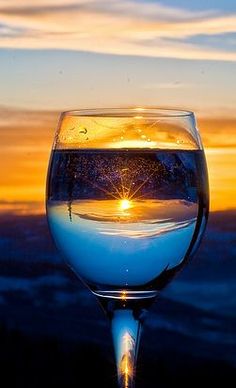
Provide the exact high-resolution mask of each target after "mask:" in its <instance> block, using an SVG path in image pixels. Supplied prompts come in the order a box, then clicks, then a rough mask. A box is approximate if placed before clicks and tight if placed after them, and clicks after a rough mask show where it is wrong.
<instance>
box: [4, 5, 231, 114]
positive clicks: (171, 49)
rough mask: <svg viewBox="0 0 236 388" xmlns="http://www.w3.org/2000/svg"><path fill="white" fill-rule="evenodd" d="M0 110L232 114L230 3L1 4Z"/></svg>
mask: <svg viewBox="0 0 236 388" xmlns="http://www.w3.org/2000/svg"><path fill="white" fill-rule="evenodd" d="M0 67H1V72H0V83H1V93H0V105H4V106H14V107H24V108H25V107H27V108H34V109H37V108H40V109H45V108H46V109H60V110H61V109H70V108H77V107H80V106H82V107H89V106H90V107H91V106H104V105H107V106H108V105H113V106H114V105H136V104H138V105H140V104H142V105H161V106H163V105H168V106H180V107H183V106H184V107H189V108H190V109H196V110H199V111H202V112H208V111H211V112H216V113H217V114H218V113H220V112H222V111H224V112H226V114H228V113H229V114H233V113H234V111H235V104H236V82H235V81H234V80H235V79H236V1H232V0H226V1H223V0H218V1H210V0H206V1H203V0H200V1H191V2H190V1H186V0H179V1H175V0H167V1H163V2H160V1H151V0H149V1H140V0H138V1H137V0H136V1H135V0H120V1H115V0H110V1H98V0H87V1H82V0H77V1H76V2H75V1H73V0H57V1H56V0H35V1H34V2H30V1H28V0H22V1H21V2H19V1H17V0H2V1H1V4H0Z"/></svg>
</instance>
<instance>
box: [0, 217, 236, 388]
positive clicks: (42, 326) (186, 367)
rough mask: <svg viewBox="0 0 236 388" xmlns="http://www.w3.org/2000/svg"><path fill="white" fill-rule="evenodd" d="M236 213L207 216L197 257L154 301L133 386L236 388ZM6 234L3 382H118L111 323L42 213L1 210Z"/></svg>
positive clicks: (0, 295) (64, 385)
mask: <svg viewBox="0 0 236 388" xmlns="http://www.w3.org/2000/svg"><path fill="white" fill-rule="evenodd" d="M235 216H236V212H235V211H225V212H215V213H212V214H211V216H210V221H209V224H208V229H207V233H206V235H205V237H204V240H203V243H202V245H201V248H200V249H199V251H198V254H197V255H196V257H195V258H194V259H193V261H192V262H191V263H189V265H188V266H187V267H186V268H185V269H184V270H183V271H182V273H181V274H179V275H178V276H177V277H176V279H175V280H174V281H173V282H172V283H171V284H170V285H169V286H168V287H167V288H166V290H165V291H164V292H163V294H162V295H160V297H159V300H157V301H156V303H155V305H154V306H153V307H152V309H151V311H150V313H149V316H148V317H147V320H146V323H145V326H144V331H143V336H142V343H141V351H140V357H139V363H138V375H137V388H144V387H145V388H151V387H160V388H162V387H163V388H164V387H165V388H167V387H172V386H174V385H176V384H177V385H178V384H181V386H182V387H189V386H193V387H199V386H200V385H202V384H204V383H206V382H209V384H211V385H213V384H222V385H224V386H229V387H230V386H232V385H233V383H232V382H233V380H234V381H235V377H236V373H235V367H236V282H235V274H236V261H235V257H236V225H235V219H236V217H235ZM0 230H1V237H0V248H1V253H0V256H1V259H0V343H1V347H0V365H1V367H0V371H1V380H2V381H7V386H11V387H15V388H16V387H17V388H21V387H22V388H23V387H24V388H27V387H31V388H32V387H33V388H37V387H42V386H43V387H44V388H49V387H50V388H54V387H58V388H72V387H80V386H82V385H83V386H86V387H94V386H103V387H116V371H115V365H114V358H113V348H112V342H111V337H110V333H109V325H108V321H107V320H106V318H105V316H104V314H103V312H102V310H101V308H100V307H99V305H98V304H97V301H96V300H95V298H94V297H93V296H92V294H91V293H90V292H89V291H88V290H87V289H86V288H85V287H84V286H83V285H82V284H81V282H80V281H78V280H77V278H76V277H75V275H74V274H73V273H72V272H71V271H70V270H69V269H68V268H67V267H66V266H65V264H64V262H63V259H62V258H61V257H60V254H59V253H58V252H57V251H56V249H55V247H54V245H53V243H52V241H51V238H50V235H49V232H48V228H47V222H46V218H45V216H43V215H28V216H26V215H15V214H14V213H9V212H8V213H7V212H5V213H4V212H2V214H1V220H0ZM82 381H83V382H85V383H82Z"/></svg>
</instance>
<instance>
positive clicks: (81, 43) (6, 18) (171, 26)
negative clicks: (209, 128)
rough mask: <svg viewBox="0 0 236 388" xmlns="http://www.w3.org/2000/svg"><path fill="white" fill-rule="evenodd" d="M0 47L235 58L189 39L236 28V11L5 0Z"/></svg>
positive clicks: (123, 2) (132, 3)
mask: <svg viewBox="0 0 236 388" xmlns="http://www.w3.org/2000/svg"><path fill="white" fill-rule="evenodd" d="M0 17H1V23H2V26H1V31H2V39H1V42H0V45H1V47H13V48H15V47H17V48H59V49H72V50H82V51H92V52H100V53H112V54H119V55H141V56H153V57H172V58H188V59H212V60H213V59H214V60H228V61H236V53H235V50H233V49H232V50H226V49H224V48H222V47H220V46H219V47H218V48H213V47H211V46H210V45H209V44H208V45H204V44H200V43H191V42H190V41H189V40H188V38H192V37H197V36H199V35H204V36H206V37H207V36H214V35H221V34H224V39H225V41H226V40H227V37H226V36H225V34H226V33H232V32H236V14H231V15H229V14H225V15H223V14H221V13H220V12H217V11H190V10H185V9H183V8H176V7H175V8H174V7H169V6H166V5H164V4H160V3H155V2H144V1H143V2H141V1H139V2H138V3H137V2H135V1H134V0H129V1H126V0H120V1H119V2H117V1H113V0H111V1H109V2H104V1H99V0H94V1H91V0H90V1H89V0H88V1H86V2H85V1H81V0H78V1H77V2H73V1H71V0H64V1H53V0H44V1H38V0H37V1H34V2H30V4H29V1H26V0H23V1H21V2H19V1H17V0H10V1H6V2H5V4H1V6H0Z"/></svg>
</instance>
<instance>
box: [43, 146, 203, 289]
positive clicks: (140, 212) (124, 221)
mask: <svg viewBox="0 0 236 388" xmlns="http://www.w3.org/2000/svg"><path fill="white" fill-rule="evenodd" d="M206 187H207V186H206V175H205V164H204V156H203V154H202V152H201V151H155V152H154V151H142V152H140V151H136V150H134V151H115V152H111V151H78V150H77V151H75V150H70V151H63V150H62V151H55V152H54V155H53V157H52V164H51V173H50V174H49V182H48V201H47V212H48V220H49V225H50V229H51V232H52V235H53V237H54V240H55V242H56V245H57V246H58V248H59V249H60V250H61V251H62V253H63V254H64V257H65V259H66V261H67V262H68V264H69V265H70V266H71V267H72V269H73V270H74V271H75V273H76V274H77V275H78V276H79V277H80V278H82V280H84V281H85V282H86V283H87V284H88V285H89V286H90V287H91V288H92V289H93V290H95V291H97V290H100V291H103V292H106V291H122V292H124V291H127V292H130V291H147V290H149V291H150V290H153V291H155V290H157V289H159V288H162V287H163V286H164V285H165V284H166V283H167V282H168V281H169V279H170V278H171V277H173V275H174V274H175V272H176V271H178V270H179V269H180V267H181V266H182V265H183V264H184V262H185V261H186V260H187V258H188V256H189V255H190V254H191V251H192V249H193V248H194V243H195V242H196V241H197V240H198V239H199V234H202V233H203V230H204V224H205V220H206V212H207V201H208V198H207V189H206Z"/></svg>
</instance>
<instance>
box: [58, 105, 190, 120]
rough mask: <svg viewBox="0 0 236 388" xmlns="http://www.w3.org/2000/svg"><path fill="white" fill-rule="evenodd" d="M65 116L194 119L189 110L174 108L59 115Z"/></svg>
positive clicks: (88, 110)
mask: <svg viewBox="0 0 236 388" xmlns="http://www.w3.org/2000/svg"><path fill="white" fill-rule="evenodd" d="M61 116H62V117H65V116H75V117H76V116H78V117H110V118H112V117H114V118H128V117H135V116H142V118H157V119H162V118H163V119H166V118H169V119H170V118H180V119H181V118H185V117H194V113H193V112H192V111H190V110H184V109H175V108H155V107H150V108H148V107H147V108H143V107H134V108H91V109H75V110H67V111H64V112H62V113H61Z"/></svg>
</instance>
